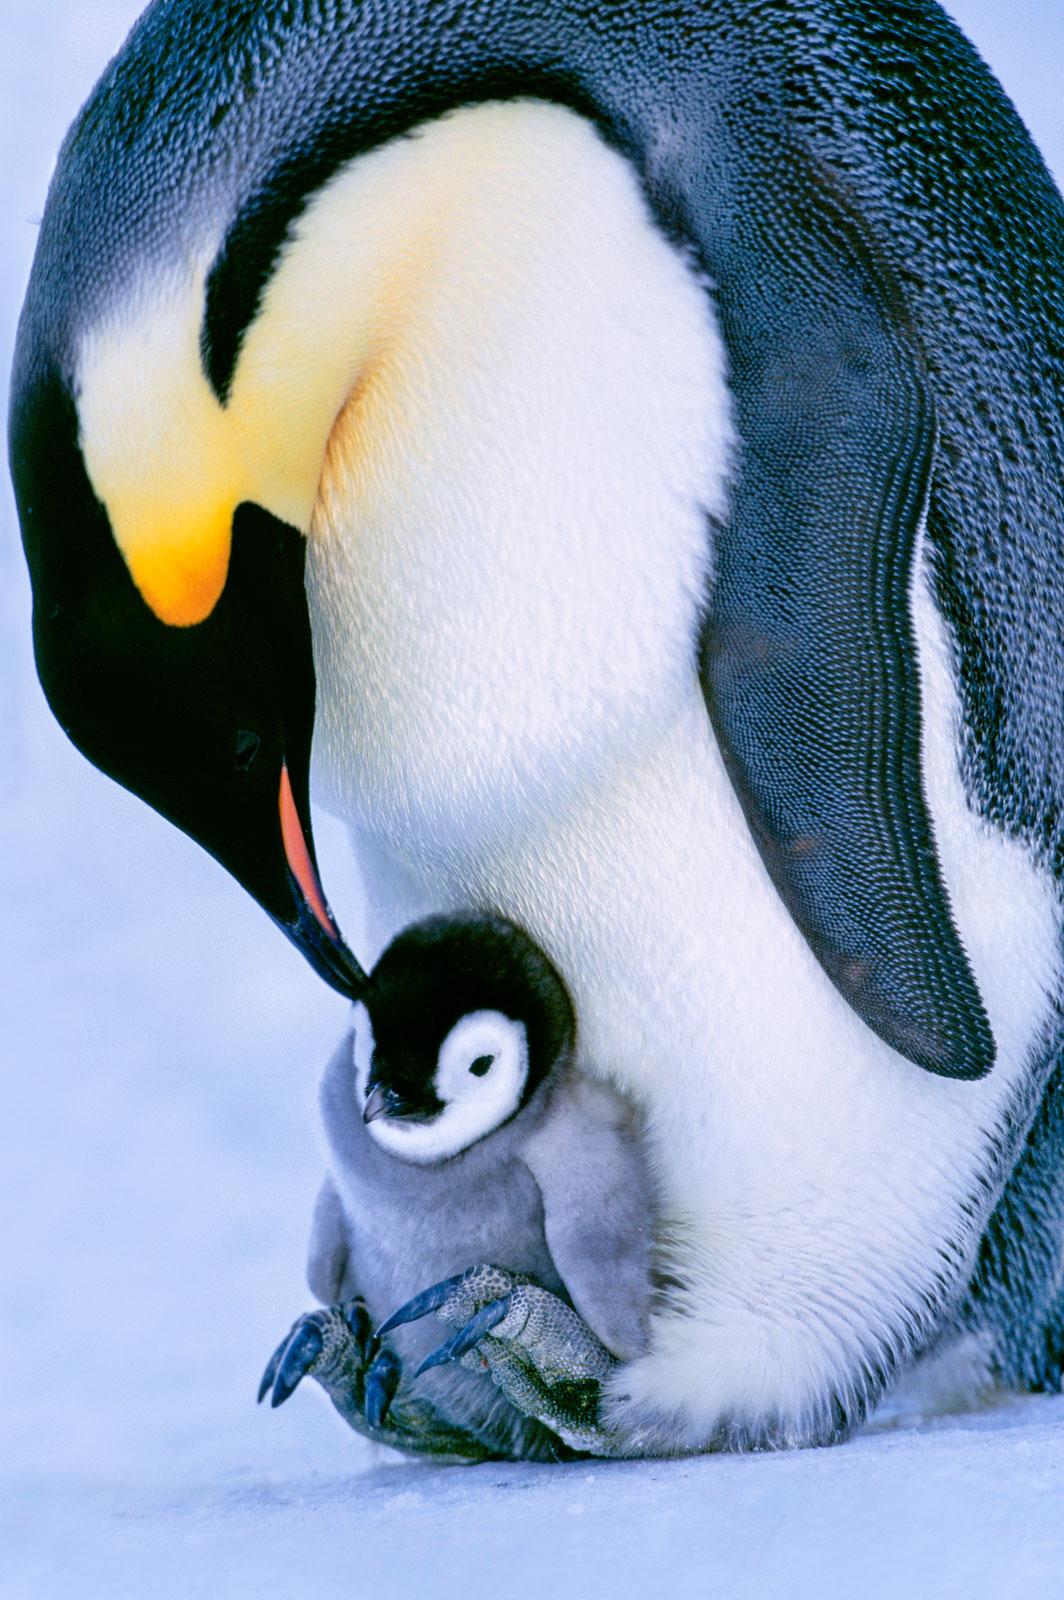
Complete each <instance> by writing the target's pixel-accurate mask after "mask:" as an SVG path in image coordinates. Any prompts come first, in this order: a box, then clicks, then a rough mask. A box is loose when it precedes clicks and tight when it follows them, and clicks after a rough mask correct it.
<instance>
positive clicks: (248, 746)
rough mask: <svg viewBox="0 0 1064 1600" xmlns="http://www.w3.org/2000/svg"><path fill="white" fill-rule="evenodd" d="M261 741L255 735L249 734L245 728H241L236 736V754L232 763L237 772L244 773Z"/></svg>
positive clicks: (257, 750)
mask: <svg viewBox="0 0 1064 1600" xmlns="http://www.w3.org/2000/svg"><path fill="white" fill-rule="evenodd" d="M261 744H262V740H261V739H260V738H259V736H258V734H257V733H250V732H249V731H248V730H247V728H241V730H240V732H239V733H238V734H237V736H236V753H235V756H234V758H233V759H234V763H235V766H236V770H237V771H238V772H246V771H247V770H248V768H249V767H250V765H251V763H252V762H253V761H254V759H255V757H256V756H257V755H258V753H259V746H260V745H261Z"/></svg>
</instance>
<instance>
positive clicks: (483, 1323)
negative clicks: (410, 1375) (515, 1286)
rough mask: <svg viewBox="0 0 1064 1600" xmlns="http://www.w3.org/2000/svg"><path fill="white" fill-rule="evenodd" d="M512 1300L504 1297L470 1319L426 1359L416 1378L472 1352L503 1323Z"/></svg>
mask: <svg viewBox="0 0 1064 1600" xmlns="http://www.w3.org/2000/svg"><path fill="white" fill-rule="evenodd" d="M440 1287H441V1288H442V1287H444V1286H443V1285H440ZM512 1300H513V1296H512V1295H504V1296H503V1298H502V1299H501V1300H492V1301H490V1302H489V1303H488V1304H487V1305H486V1306H483V1307H482V1308H481V1309H480V1310H479V1311H478V1312H477V1314H476V1316H475V1317H471V1318H470V1320H469V1321H468V1322H467V1323H466V1325H465V1327H464V1328H459V1330H458V1332H457V1333H456V1334H455V1335H454V1337H453V1339H448V1340H447V1342H446V1344H441V1345H440V1346H439V1347H438V1349H436V1350H433V1352H432V1354H431V1355H427V1356H426V1357H425V1359H424V1361H423V1362H422V1363H421V1365H420V1367H418V1369H417V1371H416V1372H415V1373H414V1376H415V1378H420V1376H421V1374H422V1373H423V1372H428V1371H429V1369H430V1368H431V1367H442V1366H443V1364H444V1362H446V1361H458V1360H459V1359H460V1358H461V1357H462V1356H464V1355H465V1353H466V1351H467V1350H472V1348H473V1346H474V1345H478V1344H479V1343H480V1341H481V1339H483V1338H484V1336H485V1334H487V1333H490V1332H491V1330H492V1328H495V1327H497V1326H498V1325H499V1323H500V1322H502V1320H503V1318H504V1317H505V1316H506V1315H507V1313H508V1312H509V1310H510V1306H511V1303H512Z"/></svg>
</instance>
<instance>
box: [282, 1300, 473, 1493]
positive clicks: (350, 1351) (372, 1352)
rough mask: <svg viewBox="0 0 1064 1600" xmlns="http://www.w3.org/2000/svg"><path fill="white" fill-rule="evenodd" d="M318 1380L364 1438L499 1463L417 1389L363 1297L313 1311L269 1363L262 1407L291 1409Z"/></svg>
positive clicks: (445, 1457)
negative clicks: (297, 1395)
mask: <svg viewBox="0 0 1064 1600" xmlns="http://www.w3.org/2000/svg"><path fill="white" fill-rule="evenodd" d="M307 1377H310V1378H313V1379H314V1380H315V1381H316V1382H317V1383H319V1384H320V1385H321V1387H322V1388H323V1389H324V1390H325V1392H326V1394H327V1395H328V1396H329V1399H330V1400H331V1401H332V1403H333V1405H334V1406H335V1407H336V1409H337V1411H338V1412H339V1413H340V1415H341V1416H342V1417H343V1419H344V1421H345V1422H347V1423H349V1424H350V1426H351V1427H352V1428H354V1429H355V1431H356V1432H357V1433H361V1434H362V1435H363V1436H364V1437H365V1438H367V1439H372V1440H373V1441H374V1442H375V1443H377V1444H386V1445H389V1446H390V1447H391V1448H392V1449H393V1450H403V1451H405V1452H406V1453H407V1454H413V1455H422V1456H424V1455H429V1456H432V1457H434V1459H436V1460H437V1461H440V1462H447V1461H453V1462H471V1461H487V1460H491V1459H492V1458H493V1456H494V1455H495V1452H494V1451H492V1450H491V1449H489V1448H488V1447H487V1446H486V1445H484V1444H483V1443H482V1442H481V1441H480V1440H479V1439H477V1438H475V1437H474V1435H473V1434H471V1433H467V1432H466V1431H465V1430H464V1429H462V1428H459V1427H456V1426H455V1425H454V1424H453V1423H451V1422H450V1421H448V1420H447V1418H445V1417H443V1416H441V1415H440V1413H439V1412H438V1411H437V1410H436V1408H435V1407H434V1406H432V1405H431V1404H429V1402H428V1401H426V1400H424V1399H422V1398H420V1397H419V1396H417V1395H414V1394H412V1393H411V1392H410V1386H409V1385H408V1384H405V1383H404V1382H403V1374H402V1368H401V1365H400V1362H399V1358H398V1357H397V1356H396V1355H395V1353H394V1351H392V1350H390V1349H389V1348H388V1347H387V1346H386V1345H382V1344H381V1341H380V1337H379V1336H378V1335H375V1334H374V1332H373V1327H372V1324H371V1322H370V1319H369V1315H368V1313H367V1311H366V1307H365V1305H364V1304H363V1302H362V1301H361V1300H348V1301H347V1302H346V1303H345V1304H343V1305H333V1306H325V1307H322V1308H320V1309H319V1310H316V1311H308V1312H305V1313H304V1315H303V1316H301V1317H299V1318H298V1319H297V1320H296V1322H295V1323H294V1324H293V1326H292V1327H291V1329H290V1330H289V1332H288V1333H287V1334H286V1335H285V1337H284V1338H283V1339H282V1340H281V1343H280V1344H279V1345H278V1346H277V1349H276V1350H275V1351H274V1353H273V1355H272V1356H271V1357H270V1359H269V1361H268V1362H267V1364H266V1371H265V1372H264V1373H263V1375H262V1382H261V1383H260V1385H259V1400H260V1402H261V1401H262V1400H264V1399H265V1398H266V1396H267V1395H268V1394H269V1395H270V1396H271V1401H270V1403H271V1405H273V1406H279V1405H283V1404H284V1402H285V1401H286V1400H287V1399H288V1398H289V1396H290V1395H291V1394H292V1393H293V1392H294V1390H295V1389H296V1388H297V1386H298V1385H299V1384H300V1383H301V1382H302V1380H303V1379H304V1378H307Z"/></svg>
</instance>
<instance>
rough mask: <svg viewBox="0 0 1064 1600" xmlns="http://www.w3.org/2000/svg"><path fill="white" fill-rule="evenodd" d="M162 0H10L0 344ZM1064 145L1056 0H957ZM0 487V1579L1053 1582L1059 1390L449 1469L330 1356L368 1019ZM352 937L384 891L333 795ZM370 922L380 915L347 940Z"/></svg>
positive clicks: (1, 159)
mask: <svg viewBox="0 0 1064 1600" xmlns="http://www.w3.org/2000/svg"><path fill="white" fill-rule="evenodd" d="M139 9H140V5H139V0H3V6H2V10H0V185H2V201H0V227H2V229H3V241H4V243H3V249H2V252H0V367H2V370H3V372H4V373H5V374H6V371H7V368H8V366H9V363H10V347H11V341H12V337H13V332H14V325H15V318H16V315H17V310H18V305H19V302H20V299H21V295H22V291H23V287H24V284H25V280H26V275H27V272H28V269H29V262H30V257H31V254H32V250H33V246H34V240H35V228H34V221H35V219H36V218H37V217H38V216H39V214H40V211H41V207H42V205H43V200H44V194H45V189H46V185H47V180H48V175H49V172H50V169H51V163H52V160H53V157H54V154H55V151H56V148H57V146H58V144H59V140H60V138H61V137H62V134H63V132H64V131H65V129H66V126H67V124H68V122H69V121H70V119H71V117H72V116H73V114H74V112H75V111H76V110H77V108H78V106H79V104H80V103H81V101H82V100H83V99H84V97H85V96H86V94H87V93H88V91H89V89H90V88H91V86H92V84H93V82H94V81H95V79H96V77H97V76H98V74H99V72H100V70H101V69H102V67H103V64H104V62H105V61H106V59H107V57H108V56H109V55H110V54H111V53H113V51H114V50H115V49H116V48H117V46H118V45H119V43H120V42H121V40H122V38H123V36H124V34H125V32H126V30H127V29H128V27H129V26H130V24H131V23H132V21H133V19H134V17H135V15H136V14H137V12H138V10H139ZM951 9H952V10H953V13H954V15H955V16H956V17H957V18H958V20H959V21H960V22H961V24H962V26H964V27H965V28H966V29H967V31H968V32H969V34H970V35H971V36H972V37H973V38H974V40H975V41H976V43H977V44H978V45H979V47H980V48H981V49H982V51H983V53H984V55H986V57H987V58H988V59H989V61H990V62H991V64H992V65H993V66H994V67H995V68H996V70H997V72H998V74H999V76H1000V77H1001V79H1002V80H1003V82H1004V84H1005V87H1006V88H1007V89H1008V91H1009V92H1010V93H1011V95H1012V96H1013V98H1014V99H1015V101H1016V102H1017V104H1018V106H1019V109H1020V111H1021V113H1022V114H1023V116H1024V117H1025V119H1026V121H1027V123H1028V126H1029V127H1030V128H1031V130H1032V132H1033V134H1034V136H1035V139H1036V141H1037V142H1038V143H1039V145H1040V147H1041V149H1042V150H1043V152H1044V154H1045V156H1046V158H1047V160H1048V162H1049V164H1050V166H1051V167H1052V168H1053V170H1054V171H1055V173H1056V174H1057V175H1058V177H1059V176H1061V175H1064V90H1062V86H1061V85H1062V78H1064V5H1062V0H954V3H953V5H952V8H951ZM28 619H29V592H28V585H27V582H26V577H25V573H24V571H23V567H22V562H21V555H20V552H19V550H18V543H17V530H16V526H15V517H14V510H13V507H12V504H11V497H10V491H9V489H8V488H7V484H6V477H5V481H4V484H3V487H2V489H0V740H2V744H0V908H2V916H3V921H2V924H0V930H2V931H0V1059H2V1063H3V1077H2V1080H0V1081H2V1084H3V1088H2V1090H0V1194H2V1196H3V1212H2V1215H3V1233H2V1240H3V1260H2V1265H0V1295H2V1300H0V1340H2V1349H0V1355H2V1360H0V1415H2V1422H3V1430H4V1431H3V1435H2V1441H0V1451H2V1456H0V1483H2V1490H3V1505H4V1518H5V1525H4V1527H3V1528H2V1529H0V1594H3V1595H5V1596H6V1595H11V1596H18V1597H19V1600H24V1597H26V1600H28V1597H33V1600H38V1597H40V1600H44V1597H52V1596H60V1595H76V1596H78V1600H93V1597H95V1596H98V1595H100V1596H108V1597H110V1596H126V1595H128V1596H136V1597H141V1596H145V1597H147V1596H151V1597H156V1596H158V1597H162V1600H166V1597H171V1596H173V1597H175V1600H177V1597H181V1600H186V1597H192V1596H197V1597H199V1596H202V1597H206V1600H211V1597H215V1596H218V1597H226V1600H229V1597H243V1596H251V1595H255V1596H261V1597H264V1600H272V1597H285V1600H287V1597H289V1596H291V1597H296V1596H304V1595H311V1594H313V1595H314V1596H315V1597H316V1600H319V1597H320V1600H331V1597H332V1596H340V1595H344V1596H348V1595H358V1594H362V1593H366V1594H370V1593H372V1594H383V1595H389V1596H391V1595H404V1596H405V1595H411V1596H414V1595H421V1594H426V1595H432V1596H433V1597H444V1600H446V1597H449V1596H458V1595H461V1596H462V1597H463V1600H466V1597H468V1596H471V1595H472V1596H476V1595H478V1594H486V1595H490V1596H491V1597H492V1600H510V1597H519V1596H520V1597H524V1596H529V1597H533V1596H535V1597H536V1600H540V1597H543V1596H544V1595H545V1594H546V1593H547V1592H552V1593H554V1594H560V1595H562V1596H570V1595H573V1596H577V1595H579V1596H584V1595H596V1596H597V1595H599V1594H601V1595H604V1596H605V1595H622V1596H628V1595H643V1594H649V1595H658V1594H660V1595H665V1594H668V1595H676V1596H680V1597H684V1596H699V1597H706V1596H716V1595H721V1596H727V1597H729V1600H743V1597H746V1596H751V1597H752V1596H758V1597H759V1600H762V1597H766V1596H773V1595H785V1596H804V1595H814V1594H815V1595H831V1594H838V1595H850V1594H852V1595H855V1596H859V1597H862V1600H875V1597H878V1596H881V1595H882V1596H887V1595H890V1596H896V1595H897V1594H898V1593H899V1592H903V1593H906V1594H909V1595H912V1596H914V1597H915V1600H922V1597H924V1596H935V1597H940V1596H953V1595H957V1596H960V1595H964V1596H966V1597H967V1600H980V1597H984V1596H985V1597H987V1600H990V1597H993V1600H1008V1597H1011V1596H1017V1597H1018V1596H1038V1597H1040V1596H1043V1595H1044V1596H1050V1595H1052V1596H1054V1597H1056V1596H1059V1595H1060V1594H1061V1593H1062V1592H1064V1400H1062V1399H1057V1398H1027V1399H1012V1400H1005V1401H1004V1402H1002V1403H1001V1404H999V1405H996V1406H993V1407H990V1408H987V1409H984V1410H982V1411H980V1412H979V1413H976V1414H973V1415H967V1416H964V1415H962V1416H952V1417H933V1416H930V1415H924V1416H922V1417H921V1416H919V1415H911V1414H910V1415H908V1416H905V1415H903V1416H902V1417H901V1418H900V1419H899V1418H898V1417H895V1418H894V1422H893V1425H892V1426H890V1427H885V1426H881V1427H880V1428H879V1429H878V1430H877V1429H873V1430H870V1431H868V1432H867V1433H865V1434H864V1435H863V1436H862V1437H860V1438H858V1439H856V1440H854V1441H853V1442H852V1443H850V1444H848V1445H846V1446H842V1447H840V1448H837V1449H835V1450H830V1451H816V1452H804V1453H799V1454H791V1455H777V1456H760V1457H745V1458H723V1457H716V1458H706V1459H702V1460H697V1461H691V1462H681V1463H669V1464H655V1463H641V1464H635V1465H605V1464H596V1465H592V1466H587V1465H582V1466H575V1467H565V1468H561V1467H554V1468H549V1467H548V1468H543V1467H490V1466H489V1467H480V1468H475V1469H434V1468H431V1467H427V1466H418V1465H404V1464H397V1463H394V1462H383V1461H381V1460H380V1459H378V1458H376V1457H375V1456H374V1455H373V1454H372V1452H371V1451H370V1450H369V1449H368V1447H365V1446H363V1445H362V1444H361V1443H360V1442H359V1441H358V1440H357V1439H356V1438H354V1436H353V1435H350V1434H348V1433H347V1432H346V1430H344V1428H343V1426H342V1424H340V1423H339V1422H338V1421H337V1420H336V1419H335V1418H334V1416H333V1414H332V1413H331V1411H330V1410H329V1409H328V1407H327V1406H326V1404H325V1402H324V1401H323V1400H322V1399H321V1397H320V1394H319V1393H318V1392H317V1391H314V1390H313V1386H312V1385H308V1386H307V1391H308V1392H303V1391H300V1393H299V1395H297V1396H296V1398H295V1399H294V1400H293V1401H292V1402H291V1403H290V1404H289V1405H288V1406H286V1407H285V1408H284V1410H283V1411H280V1412H278V1413H276V1414H271V1413H270V1412H269V1411H267V1410H256V1408H255V1406H254V1403H253V1402H254V1390H255V1386H256V1383H257V1380H258V1377H259V1373H260V1371H261V1368H262V1364H263V1362H264V1360H265V1357H266V1356H267V1355H268V1353H269V1351H270V1349H271V1348H272V1346H273V1344H274V1343H275V1341H276V1339H277V1338H278V1337H279V1335H280V1333H281V1332H282V1331H283V1330H284V1328H285V1327H286V1326H287V1325H288V1323H289V1321H290V1320H291V1318H292V1317H293V1315H294V1314H295V1313H296V1312H297V1311H299V1310H301V1309H302V1308H303V1307H304V1306H305V1305H306V1304H307V1303H308V1296H307V1292H306V1290H305V1288H304V1287H303V1283H302V1259H303V1249H304V1241H305V1236H306V1231H307V1227H308V1222H309V1215H310V1208H311V1204H312V1201H313V1196H314V1193H315V1189H316V1186H317V1181H318V1177H319V1168H320V1163H319V1159H318V1156H317V1153H316V1149H315V1137H314V1128H313V1114H312V1104H313V1088H314V1084H315V1080H316V1076H317V1073H318V1070H319V1068H320V1065H321V1063H322V1062H323V1061H324V1059H325V1055H326V1052H327V1050H328V1049H329V1047H330V1045H331V1043H332V1041H333V1040H334V1039H335V1037H336V1036H337V1035H338V1033H339V1032H340V1029H341V1027H342V1025H343V1020H344V1005H343V1002H342V1001H341V1000H339V999H338V998H337V997H336V996H334V995H332V994H330V993H329V992H328V991H327V990H326V989H325V987H324V986H323V985H322V984H321V983H319V982H318V981H317V980H316V979H315V978H314V977H313V976H312V974H311V973H310V971H309V969H308V968H307V967H306V966H305V965H304V964H303V962H302V961H301V960H300V958H299V957H298V956H297V955H296V954H295V952H294V951H293V950H291V949H290V948H289V947H288V945H287V944H286V943H285V942H284V940H283V939H282V938H281V937H280V935H279V934H277V933H275V932H274V930H273V929H272V928H271V926H270V925H269V924H268V923H267V921H266V919H265V917H264V916H263V915H262V914H261V913H260V912H259V911H258V910H257V909H256V907H255V906H254V905H253V904H252V903H251V901H250V900H249V899H247V898H246V897H245V896H244V895H243V894H242V892H241V891H240V890H239V889H237V887H236V886H235V884H233V883H232V882H231V881H230V880H229V879H228V878H227V877H226V876H225V874H224V873H223V872H222V871H221V870H220V869H219V868H217V867H215V866H214V864H213V863H212V862H210V861H209V860H208V859H207V857H206V856H204V855H202V854H201V853H200V852H199V851H198V850H197V849H196V848H195V847H194V846H193V845H191V844H190V843H189V842H188V841H187V840H185V839H184V838H182V837H181V836H180V835H178V834H177V833H176V832H174V831H173V830H172V829H170V828H169V827H167V826H166V825H165V824H164V823H163V822H161V821H160V820H159V819H158V818H156V817H155V816H154V815H153V814H152V813H151V812H149V811H148V810H147V809H146V808H145V807H144V806H143V805H141V804H140V803H139V802H138V801H136V800H134V799H132V798H131V797H130V796H128V795H126V794H125V793H123V792H122V791H121V790H119V789H117V788H115V787H114V786H113V785H111V784H110V783H108V782H107V781H106V780H104V779H103V778H102V777H100V776H99V775H98V774H97V773H95V772H94V771H93V770H92V769H91V768H90V767H89V766H88V765H86V763H84V762H83V761H82V760H81V758H80V757H79V756H78V755H77V754H76V753H75V752H74V750H73V749H72V748H71V747H70V746H68V745H67V744H66V742H65V741H64V739H63V737H62V735H61V734H60V733H59V731H58V729H57V728H56V727H55V726H54V724H53V723H52V721H51V719H50V717H49V715H48V713H47V711H46V709H45V706H44V702H43V700H42V698H41V695H40V692H39V690H38V688H37V683H36V679H35V676H34V673H33V667H32V661H31V656H30V646H29V626H28ZM317 825H318V828H319V840H320V844H321V848H322V857H323V868H324V877H325V881H326V883H327V885H328V887H329V891H330V895H331V898H332V900H333V902H334V905H335V906H336V908H337V909H338V911H339V912H340V915H341V920H342V921H343V922H344V923H345V925H346V926H347V928H348V931H349V932H351V933H353V934H355V936H356V938H357V927H358V890H357V884H356V882H355V879H354V875H353V872H352V869H351V867H350V865H349V862H348V858H347V855H346V850H345V845H344V839H343V836H342V833H341V832H340V830H339V829H338V828H337V827H336V826H335V824H330V823H329V822H328V819H324V818H319V819H318V824H317ZM356 947H357V945H356Z"/></svg>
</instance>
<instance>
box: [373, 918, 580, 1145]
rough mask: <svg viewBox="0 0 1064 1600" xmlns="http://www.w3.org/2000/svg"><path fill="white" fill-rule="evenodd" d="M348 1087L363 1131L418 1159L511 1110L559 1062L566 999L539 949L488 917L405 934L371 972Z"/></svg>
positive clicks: (446, 921) (565, 1041)
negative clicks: (352, 1089) (352, 1076)
mask: <svg viewBox="0 0 1064 1600" xmlns="http://www.w3.org/2000/svg"><path fill="white" fill-rule="evenodd" d="M362 1003H363V1006H364V1007H365V1016H364V1017H363V1018H362V1019H361V1021H360V1022H359V1023H356V1030H355V1060H356V1087H357V1093H358V1094H359V1097H360V1100H361V1104H362V1114H363V1118H364V1120H365V1122H366V1124H367V1127H368V1130H369V1133H370V1135H371V1136H372V1137H373V1139H374V1140H375V1141H376V1142H377V1143H378V1144H379V1145H380V1146H381V1147H382V1148H383V1149H384V1150H387V1151H388V1152H389V1153H390V1154H392V1155H397V1156H400V1157H402V1158H403V1159H405V1160H407V1161H416V1162H419V1163H425V1162H432V1161H441V1160H444V1159H446V1158H447V1157H449V1156H453V1155H457V1154H458V1153H459V1152H460V1151H462V1150H465V1149H467V1148H468V1147H469V1146H470V1145H472V1144H475V1143H476V1142H477V1141H478V1140H480V1139H483V1138H485V1137H486V1136H487V1135H489V1134H491V1133H493V1132H494V1131H495V1130H496V1129H497V1128H499V1127H501V1126H502V1125H503V1124H504V1123H506V1122H509V1121H510V1119H511V1118H512V1117H514V1116H516V1115H517V1114H518V1113H519V1112H520V1111H521V1110H522V1109H523V1108H524V1107H525V1106H527V1105H528V1104H529V1102H530V1101H531V1100H532V1098H533V1097H534V1095H535V1093H536V1091H537V1089H538V1088H539V1087H540V1085H541V1084H542V1083H543V1082H544V1080H545V1079H546V1078H547V1077H548V1076H549V1075H550V1074H551V1073H552V1072H553V1071H554V1070H555V1068H556V1067H557V1066H559V1065H560V1064H561V1063H562V1062H563V1061H565V1060H567V1059H568V1056H569V1053H570V1051H571V1048H572V1043H573V1037H574V1033H575V1021H574V1015H573V1007H572V1002H571V1001H570V998H569V995H568V992H567V990H566V987H565V984H564V983H563V982H562V979H561V977H560V976H559V974H558V972H557V971H556V969H555V968H554V966H553V965H552V964H551V962H550V961H548V959H547V957H546V956H545V955H544V954H543V952H542V950H540V949H539V947H538V946H537V945H536V944H535V943H534V942H533V941H532V940H531V939H530V938H529V936H528V935H527V934H526V933H524V932H523V931H522V930H521V929H520V928H518V927H515V926H514V925H513V924H512V923H509V922H505V921H503V920H502V919H500V918H495V917H481V916H469V917H438V918H432V919H430V920H429V921H426V922H421V923H417V924H415V925H414V926H413V927H410V928H407V929H405V930H404V931H403V932H402V933H401V934H400V935H399V936H398V938H397V939H395V940H394V941H393V943H392V944H391V945H389V947H388V949H387V950H386V951H385V952H384V954H383V955H382V956H381V958H380V960H379V961H378V963H377V965H376V967H374V969H373V972H372V974H371V975H370V982H369V986H368V988H367V990H366V992H365V994H364V996H363V1001H362Z"/></svg>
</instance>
